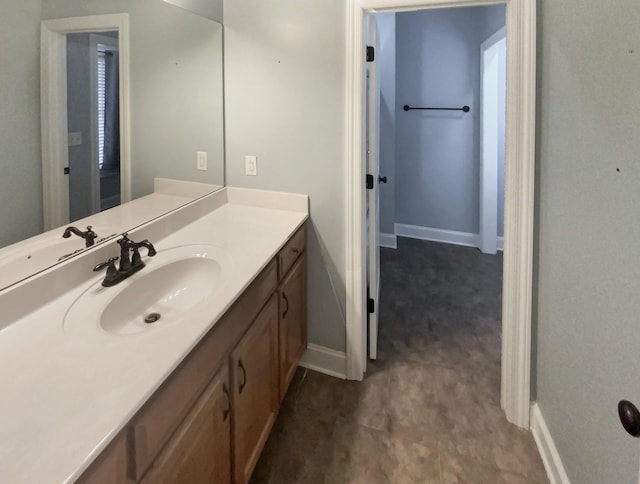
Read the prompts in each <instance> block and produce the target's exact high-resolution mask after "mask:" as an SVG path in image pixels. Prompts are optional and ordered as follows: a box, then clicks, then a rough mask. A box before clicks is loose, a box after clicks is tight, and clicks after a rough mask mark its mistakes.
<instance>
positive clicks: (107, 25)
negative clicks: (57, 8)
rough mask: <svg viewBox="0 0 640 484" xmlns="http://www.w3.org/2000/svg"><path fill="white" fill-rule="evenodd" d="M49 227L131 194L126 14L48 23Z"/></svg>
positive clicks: (44, 59) (45, 166) (44, 95)
mask: <svg viewBox="0 0 640 484" xmlns="http://www.w3.org/2000/svg"><path fill="white" fill-rule="evenodd" d="M41 34H42V35H41V62H40V64H41V80H42V82H41V109H42V177H43V184H42V185H43V202H44V207H43V208H44V229H45V230H50V229H52V228H55V227H59V226H61V225H65V224H67V223H69V222H72V221H74V220H77V219H80V218H84V217H87V216H88V215H91V214H93V213H97V212H99V211H101V210H105V209H107V208H110V207H113V206H115V205H118V204H120V203H124V202H127V201H129V200H130V198H131V194H130V192H131V190H130V166H129V160H130V153H129V146H130V143H129V135H130V134H129V20H128V15H127V14H110V15H95V16H87V17H71V18H63V19H53V20H45V21H43V22H42V29H41Z"/></svg>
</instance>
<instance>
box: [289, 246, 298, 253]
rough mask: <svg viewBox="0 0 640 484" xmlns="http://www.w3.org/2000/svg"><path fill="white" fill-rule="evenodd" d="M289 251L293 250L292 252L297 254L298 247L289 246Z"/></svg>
mask: <svg viewBox="0 0 640 484" xmlns="http://www.w3.org/2000/svg"><path fill="white" fill-rule="evenodd" d="M291 252H293V253H294V254H299V253H300V249H298V248H296V247H291Z"/></svg>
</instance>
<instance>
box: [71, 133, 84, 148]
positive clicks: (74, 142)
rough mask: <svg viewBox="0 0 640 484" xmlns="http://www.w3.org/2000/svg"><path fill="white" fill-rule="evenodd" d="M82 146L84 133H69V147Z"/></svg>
mask: <svg viewBox="0 0 640 484" xmlns="http://www.w3.org/2000/svg"><path fill="white" fill-rule="evenodd" d="M81 144H82V131H75V132H73V133H69V146H80V145H81Z"/></svg>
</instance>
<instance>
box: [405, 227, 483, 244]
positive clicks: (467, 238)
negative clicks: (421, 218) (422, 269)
mask: <svg viewBox="0 0 640 484" xmlns="http://www.w3.org/2000/svg"><path fill="white" fill-rule="evenodd" d="M396 235H399V236H401V237H411V238H413V239H421V240H431V241H433V242H444V243H445V244H454V245H464V246H466V247H478V246H479V245H480V236H479V235H478V234H470V233H468V232H456V231H454V230H442V229H432V228H430V227H419V226H417V225H407V224H396Z"/></svg>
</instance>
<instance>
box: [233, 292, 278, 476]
mask: <svg viewBox="0 0 640 484" xmlns="http://www.w3.org/2000/svg"><path fill="white" fill-rule="evenodd" d="M231 364H232V374H233V382H234V390H233V423H234V427H233V429H234V430H233V440H234V458H233V461H234V467H233V478H234V482H235V483H236V484H245V483H247V482H249V478H250V477H251V473H252V472H253V469H254V467H255V465H256V462H257V461H258V457H259V456H260V452H261V451H262V448H263V447H264V444H265V442H266V440H267V437H268V436H269V432H270V431H271V427H272V426H273V422H274V421H275V418H276V414H277V411H278V404H279V398H278V301H277V298H276V295H275V294H274V295H273V296H271V299H269V301H268V302H267V304H266V305H265V307H264V308H263V309H262V311H260V314H258V316H257V318H256V320H255V322H254V323H253V325H252V326H251V328H250V329H249V330H248V331H247V333H246V334H245V335H244V337H243V338H242V340H241V341H240V343H239V344H238V346H237V347H236V349H235V350H234V351H233V353H232V355H231Z"/></svg>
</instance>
